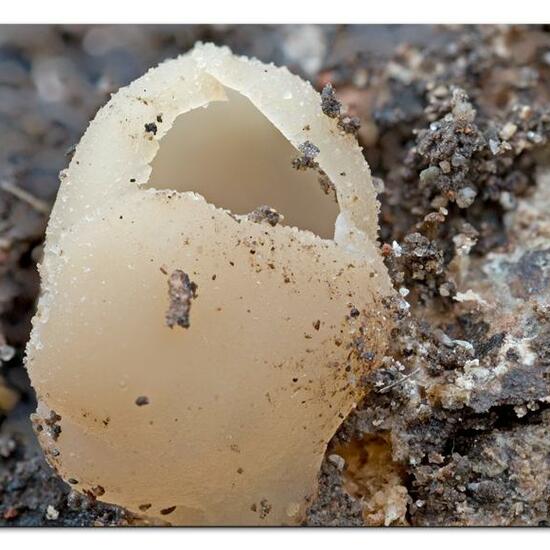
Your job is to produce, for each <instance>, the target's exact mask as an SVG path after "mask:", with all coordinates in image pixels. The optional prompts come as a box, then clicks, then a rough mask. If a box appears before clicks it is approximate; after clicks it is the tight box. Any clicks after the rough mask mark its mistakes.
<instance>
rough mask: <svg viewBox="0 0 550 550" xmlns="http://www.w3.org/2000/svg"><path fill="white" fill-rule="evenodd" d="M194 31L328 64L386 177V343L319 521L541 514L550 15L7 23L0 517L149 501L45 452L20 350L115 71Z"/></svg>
mask: <svg viewBox="0 0 550 550" xmlns="http://www.w3.org/2000/svg"><path fill="white" fill-rule="evenodd" d="M199 39H200V40H212V41H215V42H217V43H220V44H221V43H223V44H227V45H229V46H230V47H232V48H233V50H234V51H236V52H238V53H244V54H247V55H255V56H257V57H259V58H260V59H262V60H265V61H274V62H275V63H277V64H286V65H288V66H289V67H290V68H291V70H293V71H295V72H297V73H299V74H301V75H302V76H304V77H306V78H308V79H310V80H311V81H312V83H313V84H314V85H315V86H316V87H317V88H318V89H319V90H322V89H323V88H324V87H325V85H326V84H328V83H332V85H333V87H334V89H335V91H336V99H337V100H338V101H341V102H343V103H344V104H345V105H347V106H348V112H347V113H346V114H347V115H349V116H347V118H346V117H345V116H344V117H343V118H342V120H343V123H345V124H348V125H350V128H351V129H352V130H353V131H356V130H357V128H356V124H355V121H354V120H353V117H355V116H357V117H359V119H360V120H361V127H360V128H359V129H358V130H357V135H358V139H359V141H360V142H361V144H362V145H363V146H364V147H365V151H366V156H367V158H368V161H369V164H370V165H371V168H372V170H373V173H374V175H375V176H376V177H377V178H379V179H378V181H377V185H378V186H379V189H380V191H381V196H380V199H381V202H382V205H383V207H382V218H381V224H382V231H381V246H382V253H383V254H384V256H385V258H386V262H387V265H388V268H389V270H390V272H391V274H392V278H393V280H394V283H395V287H396V289H397V290H398V291H399V295H400V296H401V300H396V301H395V302H394V303H392V304H388V306H389V307H391V308H392V311H393V312H394V315H395V320H396V328H395V334H394V338H393V339H392V342H393V343H392V349H390V350H388V352H387V355H386V357H385V358H384V359H383V366H382V368H380V369H379V370H377V371H376V372H374V373H371V374H370V375H367V376H365V378H364V380H363V383H364V384H365V387H366V389H367V391H368V398H367V399H366V400H365V403H364V404H363V405H362V406H360V407H359V408H358V409H357V410H356V411H355V413H353V414H352V415H351V416H350V418H348V419H347V421H346V422H345V424H344V425H343V426H342V428H341V429H340V431H339V433H338V434H337V435H336V436H335V438H334V440H333V442H332V444H331V446H330V448H329V450H328V452H327V456H326V459H325V462H324V464H323V469H322V472H321V475H320V491H319V496H318V498H317V500H316V501H315V502H313V503H312V506H311V508H310V510H309V513H308V517H307V520H306V523H307V524H308V525H357V526H359V525H546V524H547V523H548V522H549V521H550V510H549V506H550V437H549V436H550V433H549V432H550V407H549V403H550V340H549V335H550V308H549V297H550V296H549V295H550V290H549V283H550V218H549V216H548V214H547V213H548V211H549V210H550V175H549V174H550V171H548V169H547V168H546V164H547V162H548V158H549V157H548V147H547V142H548V139H549V137H550V103H549V101H548V99H549V98H548V94H549V93H550V86H549V84H550V29H548V28H544V27H540V28H539V27H494V26H484V27H451V28H449V27H445V28H443V27H431V26H422V27H414V26H405V27H403V26H392V27H388V26H377V27H369V26H323V27H320V26H290V27H286V26H265V27H257V26H251V27H246V26H241V27H228V26H194V27H187V26H165V27H148V26H139V27H136V26H128V27H119V28H117V29H113V28H109V27H88V26H71V27H33V28H31V27H0V129H1V131H0V320H1V327H0V361H1V366H0V525H85V526H89V525H125V524H128V523H134V522H135V521H136V520H135V519H134V518H131V517H129V516H128V514H126V513H125V512H124V511H121V510H118V509H116V508H114V507H112V506H108V505H103V504H100V503H98V502H94V501H93V500H90V499H89V498H82V497H80V496H79V495H77V494H75V493H73V492H71V491H70V490H69V489H68V488H67V486H66V485H65V484H64V483H62V482H61V481H60V480H59V479H58V478H57V477H56V476H55V475H54V474H53V473H52V472H51V471H50V470H49V468H48V467H47V466H46V465H45V463H44V461H43V459H42V457H41V453H40V451H39V449H38V447H37V444H36V441H35V438H34V435H33V433H32V430H31V428H30V423H29V421H28V415H29V413H30V412H31V411H32V410H33V407H34V397H33V394H32V390H31V389H30V386H29V383H28V379H27V377H26V374H25V371H24V369H23V368H22V358H23V350H24V345H25V342H26V340H27V338H28V334H29V330H30V318H31V317H32V313H33V307H34V303H35V299H36V296H37V292H38V278H37V274H36V269H35V266H36V262H37V260H39V259H40V256H41V243H42V239H43V233H44V228H45V224H46V221H47V216H48V212H49V209H50V207H51V205H52V203H53V200H54V198H55V194H56V190H57V185H58V177H57V174H58V172H59V170H61V169H62V168H64V167H65V166H66V164H67V161H68V155H70V151H71V147H72V146H73V145H74V144H75V143H76V142H77V141H78V140H79V138H80V136H81V134H82V132H83V130H84V128H85V126H86V124H87V121H88V120H89V119H90V117H91V116H93V114H94V113H95V111H96V110H97V108H98V107H99V106H101V105H102V104H103V103H105V102H106V100H107V99H108V97H109V94H110V93H111V92H112V91H114V90H116V89H118V88H119V87H120V86H121V85H124V84H126V83H128V82H129V81H131V80H133V79H134V78H135V77H137V76H139V75H140V74H142V73H143V72H144V71H145V70H146V69H147V68H148V67H149V66H151V65H153V64H155V63H157V62H159V61H161V60H163V59H165V58H167V57H173V56H175V55H177V54H178V53H181V52H184V51H186V50H187V49H188V48H189V47H191V46H192V44H193V43H194V42H195V41H196V40H199ZM325 90H328V89H325ZM328 93H329V92H328V91H326V92H325V95H327V94H328ZM327 105H328V103H327ZM327 108H328V107H327Z"/></svg>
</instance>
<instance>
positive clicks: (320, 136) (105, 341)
mask: <svg viewBox="0 0 550 550" xmlns="http://www.w3.org/2000/svg"><path fill="white" fill-rule="evenodd" d="M224 87H228V88H233V89H235V90H237V91H239V92H240V93H241V94H243V95H245V96H246V97H248V98H249V99H250V100H251V101H252V103H253V104H254V105H255V106H256V107H257V108H258V109H259V110H260V111H261V112H262V113H263V114H264V115H265V116H267V118H269V120H271V121H272V122H273V124H274V125H275V126H276V127H277V128H278V129H279V130H280V131H281V132H282V133H283V135H284V136H286V137H287V139H289V141H290V142H291V143H292V144H293V145H294V146H295V147H296V148H298V146H299V145H300V144H301V143H303V142H304V141H306V140H312V141H314V142H315V143H316V145H317V146H318V148H319V149H320V153H319V158H318V161H319V165H320V167H321V168H322V169H323V170H324V171H325V172H326V174H327V175H328V176H329V177H330V179H331V180H332V182H333V183H334V185H335V187H336V192H337V197H338V202H339V206H340V209H341V213H340V215H339V217H338V220H337V224H336V232H335V240H334V241H332V240H323V239H320V238H319V237H317V236H315V235H313V234H312V233H309V232H307V231H300V230H297V229H295V228H291V227H284V226H276V227H269V226H266V225H265V224H258V223H253V222H249V221H246V220H237V219H235V217H234V216H232V215H231V213H229V212H227V211H224V210H222V209H219V208H216V207H214V206H213V205H211V204H209V203H207V202H206V201H205V200H204V199H203V198H202V197H201V196H200V195H197V194H195V193H191V192H186V193H179V192H177V191H160V190H156V189H143V188H142V186H143V185H145V184H146V183H147V181H148V178H149V175H150V172H151V168H150V163H151V161H152V160H153V158H154V156H155V154H156V152H157V150H158V147H159V144H158V141H159V140H160V139H161V138H162V137H163V136H164V135H165V134H166V132H167V131H168V130H169V129H170V127H171V126H172V124H173V122H174V120H175V119H176V117H177V116H179V115H183V114H184V113H186V112H188V111H189V110H192V109H196V108H198V107H202V106H205V105H207V104H208V103H209V102H211V101H220V100H223V99H224ZM159 113H162V122H158V119H157V117H158V115H159ZM154 121H157V122H156V123H155V127H156V131H155V132H152V131H147V129H146V125H148V124H151V123H152V122H154ZM305 128H308V129H307V130H306V129H305ZM149 129H151V127H150V126H149ZM343 174H345V175H343ZM377 208H378V207H377V202H376V198H375V192H374V189H373V186H372V183H371V179H370V174H369V171H368V167H367V165H366V163H365V161H364V159H363V157H362V154H361V151H360V149H359V147H358V146H357V144H356V142H355V141H354V139H353V138H351V137H350V136H347V135H345V134H343V133H342V132H341V131H340V130H339V129H338V127H337V126H336V123H335V121H334V120H332V119H329V118H328V117H326V116H325V115H323V113H322V111H321V108H320V98H319V95H318V94H317V93H316V92H315V91H314V90H313V88H312V87H311V86H310V85H309V84H308V83H305V82H303V81H302V80H301V79H299V78H298V77H296V76H293V75H291V74H290V73H289V72H288V71H287V70H286V69H284V68H276V67H273V66H268V65H263V64H261V63H259V62H257V61H254V60H252V61H250V60H247V59H245V58H238V57H235V56H233V55H232V54H231V53H230V52H229V50H227V49H225V48H221V49H220V48H216V47H214V46H212V45H204V46H203V45H199V46H197V47H196V48H195V49H194V50H193V51H192V52H190V53H189V54H187V55H185V56H182V57H180V58H178V59H175V60H172V61H168V62H166V63H163V64H162V65H160V66H159V67H157V68H155V69H153V70H151V71H149V72H148V73H147V74H146V75H145V76H143V77H142V78H140V79H138V80H136V81H135V82H133V83H132V84H131V85H130V86H128V87H127V88H124V89H122V90H120V91H119V92H118V93H117V94H115V95H114V96H113V97H112V99H111V101H110V102H109V103H108V104H107V105H106V106H105V107H104V108H103V109H101V110H100V111H99V113H98V115H97V116H96V118H95V119H94V121H93V122H92V123H91V124H90V126H89V128H88V130H87V132H86V133H85V135H84V137H83V138H82V140H81V142H80V144H79V146H78V147H77V149H76V152H75V155H74V157H73V159H72V161H71V165H70V167H69V169H68V170H67V171H65V172H64V173H63V174H62V182H61V187H60V191H59V194H58V198H57V201H56V204H55V207H54V210H53V213H52V216H51V219H50V222H49V226H48V230H47V241H46V246H45V256H44V262H43V264H42V266H41V276H42V289H43V294H42V297H41V299H40V303H39V306H38V313H37V315H36V317H35V319H34V322H33V325H34V328H33V333H32V336H31V341H30V343H29V347H28V368H29V372H30V375H31V379H32V382H33V385H34V386H35V388H36V389H37V393H38V396H39V407H38V411H37V415H36V418H35V424H36V426H38V427H39V430H40V431H39V436H40V440H41V443H42V445H43V447H44V449H45V451H46V454H47V456H48V459H49V461H50V463H51V464H52V465H53V466H54V467H55V468H57V469H58V471H59V472H60V474H61V475H62V476H63V477H64V478H65V479H66V480H70V482H71V483H72V484H73V486H74V488H75V489H76V490H79V491H82V492H87V493H91V494H93V495H94V496H97V497H98V498H100V499H101V500H105V501H107V502H112V503H115V504H119V505H122V506H124V507H126V508H128V509H130V510H131V511H133V512H135V513H138V514H146V515H147V516H149V517H150V518H153V520H160V521H169V522H171V523H174V524H242V525H244V524H261V525H267V524H274V525H280V524H293V523H297V522H299V521H300V520H301V518H302V515H303V510H304V508H305V507H306V506H307V503H308V502H309V501H310V500H311V498H312V497H313V495H314V492H315V484H316V476H317V473H318V470H319V465H320V462H321V460H322V457H323V453H324V451H325V448H326V444H327V442H328V441H329V439H330V438H331V436H332V435H333V433H334V432H335V430H336V429H337V427H338V426H339V424H340V423H341V421H342V420H343V418H345V416H346V415H347V414H348V413H349V411H350V410H351V409H352V408H353V407H354V406H355V404H356V403H357V401H358V400H359V399H361V397H362V390H361V387H360V384H359V383H358V382H359V379H360V377H361V375H362V374H364V372H365V370H366V369H368V368H374V367H375V366H376V363H377V361H378V358H379V357H380V356H381V355H382V353H383V350H384V348H385V344H386V334H387V331H388V325H389V321H388V320H387V318H386V315H385V310H384V307H383V306H382V300H383V298H384V297H385V296H387V295H389V294H390V293H391V290H390V289H391V286H390V283H389V279H388V276H387V273H386V271H385V268H384V266H383V264H382V261H381V259H380V257H379V254H378V252H377V249H376V232H377V222H376V217H377ZM175 270H182V271H183V272H184V273H185V274H187V275H188V276H189V278H190V279H191V280H192V281H193V283H194V284H197V285H198V288H199V293H198V296H197V297H196V298H194V300H193V305H192V313H191V321H190V325H189V327H188V328H185V329H182V328H181V327H177V329H178V330H176V328H175V329H174V330H172V329H171V328H170V327H167V326H166V324H165V315H166V307H167V276H166V273H168V274H169V273H173V272H174V271H175ZM358 343H360V344H361V346H360V349H363V350H364V349H368V350H369V353H372V357H374V358H375V359H373V360H372V361H371V362H370V364H366V363H365V361H364V360H363V359H361V357H359V354H358V351H357V350H358V349H359V347H358ZM138 401H139V403H138ZM52 411H54V415H55V416H53V417H52ZM57 417H60V418H59V419H58V420H56V426H58V427H59V429H56V430H53V431H52V429H51V426H50V425H49V424H48V422H47V420H48V419H49V418H56V419H57Z"/></svg>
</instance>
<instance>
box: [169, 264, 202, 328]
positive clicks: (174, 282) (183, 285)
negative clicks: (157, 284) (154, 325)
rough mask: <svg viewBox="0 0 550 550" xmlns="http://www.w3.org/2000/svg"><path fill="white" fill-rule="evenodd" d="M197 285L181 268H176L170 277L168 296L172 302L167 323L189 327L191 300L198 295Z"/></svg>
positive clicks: (171, 325)
mask: <svg viewBox="0 0 550 550" xmlns="http://www.w3.org/2000/svg"><path fill="white" fill-rule="evenodd" d="M197 288H198V287H197V285H196V284H195V283H194V282H192V281H191V280H190V279H189V276H188V275H187V273H185V272H184V271H182V270H181V269H176V270H174V271H173V272H172V273H171V274H170V276H169V278H168V296H169V298H170V304H169V306H168V311H167V312H166V324H167V325H168V326H169V327H170V328H173V327H175V326H176V325H178V326H180V327H182V328H189V327H190V326H191V325H190V319H189V314H190V311H191V302H192V301H193V300H194V299H195V298H196V297H197Z"/></svg>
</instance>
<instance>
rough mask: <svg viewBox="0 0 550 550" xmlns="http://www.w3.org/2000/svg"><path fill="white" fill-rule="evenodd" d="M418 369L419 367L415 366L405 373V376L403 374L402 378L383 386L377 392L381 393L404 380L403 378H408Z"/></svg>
mask: <svg viewBox="0 0 550 550" xmlns="http://www.w3.org/2000/svg"><path fill="white" fill-rule="evenodd" d="M419 370H420V367H417V368H416V369H414V370H413V371H412V372H410V373H409V374H407V376H403V378H400V379H399V380H396V381H395V382H392V383H391V384H390V385H389V386H385V387H383V388H382V389H381V390H378V393H383V392H386V391H388V390H391V389H392V388H393V387H395V386H397V385H398V384H401V382H404V381H405V380H407V379H409V378H410V377H411V376H413V375H414V374H416V373H417V372H418V371H419Z"/></svg>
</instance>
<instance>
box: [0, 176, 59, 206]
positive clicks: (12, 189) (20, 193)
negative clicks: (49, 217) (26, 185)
mask: <svg viewBox="0 0 550 550" xmlns="http://www.w3.org/2000/svg"><path fill="white" fill-rule="evenodd" d="M0 187H1V188H2V191H6V193H10V194H12V195H13V196H14V197H17V198H18V199H19V200H21V201H23V202H26V203H27V204H28V205H30V206H31V207H32V208H34V209H35V210H36V211H37V212H40V213H41V214H49V213H50V205H49V204H48V203H47V202H45V201H43V200H41V199H39V198H37V197H35V196H34V195H32V194H31V193H29V192H28V191H25V190H24V189H21V188H20V187H17V185H15V183H11V182H10V181H7V180H4V181H2V182H1V183H0Z"/></svg>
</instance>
